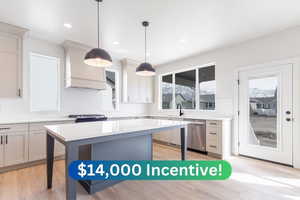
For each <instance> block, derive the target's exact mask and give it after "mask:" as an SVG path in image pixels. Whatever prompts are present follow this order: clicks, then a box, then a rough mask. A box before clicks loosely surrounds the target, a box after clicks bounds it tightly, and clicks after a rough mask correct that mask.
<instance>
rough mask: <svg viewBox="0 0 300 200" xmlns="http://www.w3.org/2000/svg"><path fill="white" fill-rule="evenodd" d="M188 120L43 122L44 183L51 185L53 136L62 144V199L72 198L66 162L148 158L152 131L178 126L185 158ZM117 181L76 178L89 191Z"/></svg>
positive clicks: (73, 183) (73, 190)
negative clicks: (58, 123)
mask: <svg viewBox="0 0 300 200" xmlns="http://www.w3.org/2000/svg"><path fill="white" fill-rule="evenodd" d="M188 123H189V122H183V121H171V120H156V119H135V120H120V121H104V122H89V123H81V124H65V125H57V126H56V125H54V126H46V128H47V147H46V148H47V187H48V189H51V188H52V177H53V161H54V140H58V141H59V142H61V143H62V144H64V145H65V147H66V154H65V156H66V159H65V166H66V167H65V175H66V177H65V179H66V199H67V200H75V199H76V183H77V181H76V180H74V179H72V178H71V177H69V176H68V174H69V172H68V166H69V164H70V163H71V162H73V161H75V160H152V158H153V157H152V134H155V133H158V132H160V131H163V130H168V129H176V128H180V129H181V131H180V132H181V159H182V160H185V158H186V149H187V145H186V141H187V140H186V138H187V136H186V127H187V125H188ZM119 182H120V181H111V180H109V181H80V184H81V185H82V186H83V187H84V188H85V190H86V191H87V192H88V193H90V194H92V193H95V192H97V191H101V190H103V189H105V188H107V187H110V186H112V185H115V184H117V183H119Z"/></svg>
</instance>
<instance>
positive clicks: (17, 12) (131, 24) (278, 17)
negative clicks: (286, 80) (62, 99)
mask: <svg viewBox="0 0 300 200" xmlns="http://www.w3.org/2000/svg"><path fill="white" fill-rule="evenodd" d="M101 11H102V13H101V21H102V24H101V29H102V35H103V36H102V38H103V39H102V40H103V47H104V48H105V49H106V50H108V51H109V52H110V53H112V54H113V55H116V56H118V57H119V56H120V57H128V58H132V59H137V60H143V48H144V40H143V34H144V33H143V31H144V29H143V28H142V26H141V21H143V20H149V21H150V28H149V53H150V55H149V60H150V62H152V63H153V64H161V63H165V62H169V61H172V60H175V59H179V58H182V57H187V56H189V55H193V54H196V53H200V52H204V51H208V50H212V49H215V48H219V47H223V46H225V45H230V44H233V43H238V42H241V41H245V40H249V39H251V38H256V37H259V36H262V35H265V34H269V33H272V32H276V31H280V30H283V29H286V28H288V27H292V26H297V25H300V1H299V0H180V1H179V0H127V1H125V0H104V2H103V3H102V6H101ZM0 21H3V22H6V23H10V24H15V25H18V26H22V27H25V28H28V29H30V30H31V32H30V34H31V35H34V36H36V37H40V38H43V39H47V40H50V41H55V42H58V43H60V42H62V41H63V40H65V39H68V40H74V41H77V42H81V43H85V44H88V45H91V46H95V45H96V39H97V38H96V2H95V1H94V0H47V1H46V0H0ZM64 23H71V24H72V25H73V28H72V29H67V28H65V27H64V26H63V24H64ZM115 41H118V42H119V43H120V44H119V45H115V44H113V43H114V42H115Z"/></svg>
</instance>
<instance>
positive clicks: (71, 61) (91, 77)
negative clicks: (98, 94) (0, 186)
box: [63, 41, 106, 90]
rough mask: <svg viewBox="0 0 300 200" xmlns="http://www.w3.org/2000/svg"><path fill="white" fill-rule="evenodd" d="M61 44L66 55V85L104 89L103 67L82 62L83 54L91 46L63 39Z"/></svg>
mask: <svg viewBox="0 0 300 200" xmlns="http://www.w3.org/2000/svg"><path fill="white" fill-rule="evenodd" d="M63 46H64V48H65V56H66V73H65V74H66V87H75V88H89V89H96V90H103V89H105V88H106V77H105V69H104V68H99V67H93V66H89V65H86V64H85V63H84V62H83V61H84V57H85V54H86V53H87V52H88V51H90V50H91V49H92V47H89V46H86V45H83V44H79V43H77V42H73V41H65V42H64V43H63Z"/></svg>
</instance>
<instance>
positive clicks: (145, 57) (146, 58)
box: [145, 26, 147, 62]
mask: <svg viewBox="0 0 300 200" xmlns="http://www.w3.org/2000/svg"><path fill="white" fill-rule="evenodd" d="M145 62H147V26H145Z"/></svg>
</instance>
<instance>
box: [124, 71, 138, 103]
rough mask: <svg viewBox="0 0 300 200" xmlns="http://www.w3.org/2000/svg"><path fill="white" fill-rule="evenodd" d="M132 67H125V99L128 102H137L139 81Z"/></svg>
mask: <svg viewBox="0 0 300 200" xmlns="http://www.w3.org/2000/svg"><path fill="white" fill-rule="evenodd" d="M133 69H134V68H132V67H127V76H128V79H127V95H128V97H127V100H128V102H129V103H139V101H140V99H139V95H140V94H139V93H140V89H139V88H140V86H139V84H140V81H139V77H138V76H137V75H136V74H135V71H134V70H133Z"/></svg>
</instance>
